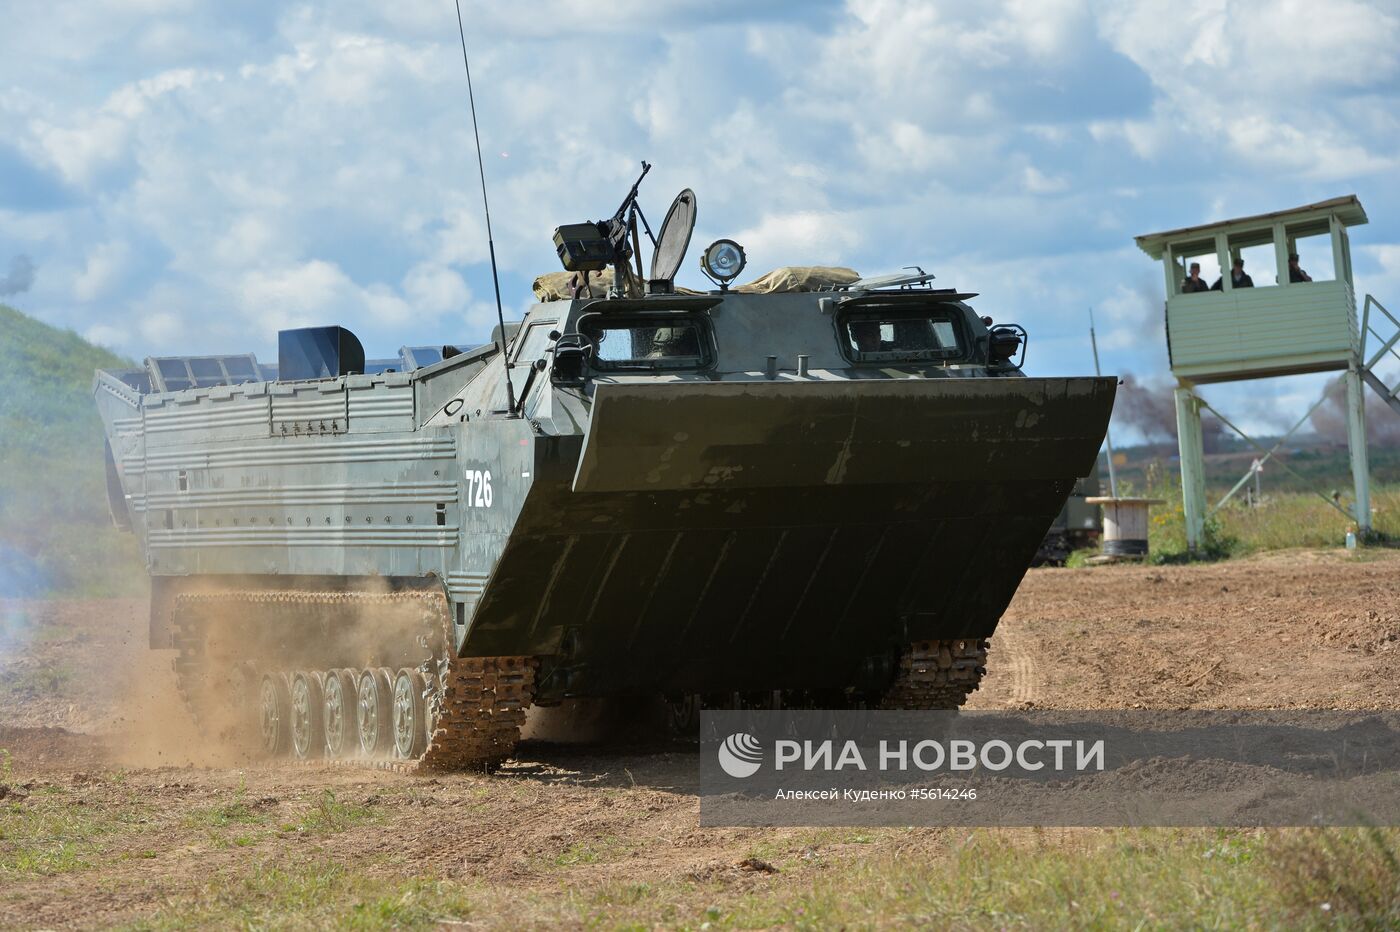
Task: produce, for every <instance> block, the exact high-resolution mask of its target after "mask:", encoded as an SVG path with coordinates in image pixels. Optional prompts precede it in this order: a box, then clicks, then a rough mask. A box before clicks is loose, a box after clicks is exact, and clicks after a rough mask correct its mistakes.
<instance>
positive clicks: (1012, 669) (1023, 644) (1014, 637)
mask: <svg viewBox="0 0 1400 932" xmlns="http://www.w3.org/2000/svg"><path fill="white" fill-rule="evenodd" d="M1024 625H1025V622H1022V621H1020V620H1015V619H1004V620H1003V621H1002V622H1001V624H999V625H997V630H996V633H995V634H993V635H992V640H991V646H990V649H989V651H988V653H987V678H986V679H985V680H984V681H983V683H984V685H983V687H982V688H981V689H980V690H979V691H978V692H977V693H974V694H973V697H974V699H975V700H980V701H976V702H974V703H970V706H971V707H973V708H1026V707H1028V706H1031V705H1034V704H1035V702H1036V701H1037V700H1038V699H1039V698H1040V695H1041V692H1042V687H1041V678H1040V669H1039V667H1038V666H1037V664H1036V662H1035V651H1034V649H1033V646H1032V643H1031V638H1029V637H1028V636H1027V634H1026V632H1025V631H1024V630H1023V628H1024Z"/></svg>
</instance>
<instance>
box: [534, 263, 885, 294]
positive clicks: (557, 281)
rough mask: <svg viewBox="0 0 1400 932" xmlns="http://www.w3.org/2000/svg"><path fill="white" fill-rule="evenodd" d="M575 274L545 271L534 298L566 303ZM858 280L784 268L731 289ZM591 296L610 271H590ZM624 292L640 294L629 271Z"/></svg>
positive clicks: (833, 271)
mask: <svg viewBox="0 0 1400 932" xmlns="http://www.w3.org/2000/svg"><path fill="white" fill-rule="evenodd" d="M579 274H580V273H577V272H549V273H547V274H545V275H541V276H539V277H538V278H536V279H535V284H534V291H535V297H536V298H537V299H538V300H539V301H541V302H547V301H568V300H569V299H570V298H572V297H573V288H574V285H575V283H576V281H575V276H578V275H579ZM859 278H860V275H859V274H858V273H857V272H856V271H855V270H854V269H846V268H840V267H838V266H825V265H786V266H783V267H782V268H780V269H774V270H773V271H771V272H769V273H768V274H767V275H764V276H763V277H762V278H757V279H755V280H753V281H751V282H749V283H748V284H747V285H740V286H738V287H737V288H735V289H734V290H735V291H737V292H740V293H742V294H790V293H792V292H798V291H823V290H827V289H831V288H835V287H838V286H841V285H849V284H851V283H852V282H854V281H856V280H857V279H859ZM589 282H590V285H591V287H592V289H593V294H594V296H595V297H602V296H603V295H605V294H607V291H608V288H609V286H611V285H612V270H611V269H605V270H604V271H602V272H594V273H593V274H592V275H591V276H590V278H589ZM627 292H628V294H629V295H633V296H638V295H640V294H641V293H642V288H641V285H640V283H639V282H638V281H637V276H636V275H635V274H633V273H632V272H631V271H630V270H629V271H628V273H627ZM703 293H704V292H700V291H693V290H691V289H689V288H677V289H676V294H703Z"/></svg>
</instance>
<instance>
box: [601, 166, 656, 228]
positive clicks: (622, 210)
mask: <svg viewBox="0 0 1400 932" xmlns="http://www.w3.org/2000/svg"><path fill="white" fill-rule="evenodd" d="M649 171H651V163H650V162H646V161H643V162H642V173H641V174H640V175H638V176H637V180H636V181H635V182H633V183H632V190H631V191H628V192H627V196H626V197H625V198H623V199H622V206H621V207H619V208H618V209H617V213H615V214H613V215H612V219H611V220H610V221H609V223H621V222H622V218H623V216H624V215H625V214H626V213H627V208H629V207H631V206H632V205H633V204H634V203H636V200H637V189H638V188H640V187H641V186H642V179H643V178H645V177H646V176H647V172H649Z"/></svg>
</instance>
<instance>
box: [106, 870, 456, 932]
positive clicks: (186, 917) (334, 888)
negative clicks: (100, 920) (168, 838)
mask: <svg viewBox="0 0 1400 932" xmlns="http://www.w3.org/2000/svg"><path fill="white" fill-rule="evenodd" d="M471 912H472V903H471V901H470V900H469V898H468V896H467V891H466V888H464V887H463V886H461V885H460V884H457V883H455V882H452V881H448V880H434V879H428V878H421V877H414V878H408V879H385V878H382V877H378V876H374V875H368V874H365V873H358V872H354V871H350V870H348V869H347V868H345V867H344V866H342V865H340V864H333V863H329V862H321V863H311V864H302V865H297V866H292V867H283V866H280V865H277V864H273V863H271V862H261V863H258V864H255V865H253V867H252V869H251V870H250V871H249V872H248V873H246V874H242V875H235V874H229V873H225V874H222V875H220V876H218V877H216V878H214V879H212V880H211V881H210V883H209V884H208V886H207V887H206V888H205V889H204V890H203V891H202V895H201V896H200V897H199V899H198V900H197V901H196V902H193V903H188V904H184V905H177V906H170V907H167V908H165V909H162V910H161V911H159V912H157V913H156V914H154V915H153V916H150V917H148V918H146V919H143V920H141V921H138V922H136V923H134V924H132V925H131V926H129V928H131V929H152V930H155V929H183V928H199V927H207V926H218V927H240V928H266V927H269V926H278V927H287V926H291V927H297V928H327V929H330V928H334V929H420V928H422V929H430V928H436V927H440V926H442V925H443V924H444V923H450V922H461V921H463V920H465V919H466V918H467V917H468V916H469V915H470V914H471Z"/></svg>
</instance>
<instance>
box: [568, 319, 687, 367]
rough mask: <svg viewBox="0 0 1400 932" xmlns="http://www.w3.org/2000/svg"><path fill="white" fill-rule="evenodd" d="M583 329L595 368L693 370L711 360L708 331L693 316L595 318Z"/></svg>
mask: <svg viewBox="0 0 1400 932" xmlns="http://www.w3.org/2000/svg"><path fill="white" fill-rule="evenodd" d="M583 332H584V334H585V335H587V336H588V338H589V339H590V340H591V341H592V342H593V367H594V368H595V369H658V368H672V369H694V368H697V367H700V366H703V365H705V364H707V363H708V362H709V352H708V345H707V341H706V339H705V332H704V330H703V328H702V327H701V325H700V323H699V322H698V321H696V320H695V319H694V318H691V317H681V316H676V317H667V318H651V319H645V320H638V319H636V318H630V319H618V320H594V321H590V322H589V323H588V324H586V325H585V326H584V327H583Z"/></svg>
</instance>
